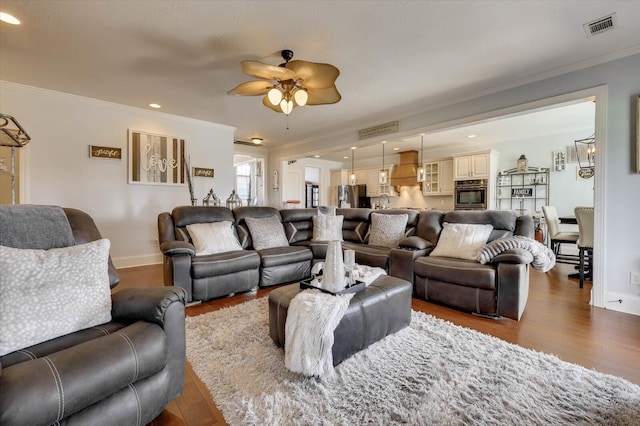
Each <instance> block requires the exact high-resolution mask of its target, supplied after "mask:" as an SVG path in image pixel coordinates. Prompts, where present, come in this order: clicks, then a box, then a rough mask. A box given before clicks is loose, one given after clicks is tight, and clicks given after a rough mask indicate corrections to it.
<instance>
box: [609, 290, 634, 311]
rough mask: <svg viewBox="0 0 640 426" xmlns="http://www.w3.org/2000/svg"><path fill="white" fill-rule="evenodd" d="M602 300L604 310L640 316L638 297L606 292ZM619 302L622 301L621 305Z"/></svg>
mask: <svg viewBox="0 0 640 426" xmlns="http://www.w3.org/2000/svg"><path fill="white" fill-rule="evenodd" d="M604 298H605V299H604V302H605V305H604V307H605V308H606V309H610V310H612V311H619V312H626V313H627V314H633V315H640V297H638V296H632V295H630V294H623V293H613V292H610V291H607V292H606V293H605V295H604ZM620 300H622V303H620V302H619V301H620Z"/></svg>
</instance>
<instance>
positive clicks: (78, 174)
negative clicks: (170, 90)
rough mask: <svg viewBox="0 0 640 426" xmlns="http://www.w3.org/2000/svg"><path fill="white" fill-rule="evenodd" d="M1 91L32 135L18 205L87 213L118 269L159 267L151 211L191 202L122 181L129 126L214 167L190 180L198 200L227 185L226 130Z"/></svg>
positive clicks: (5, 107)
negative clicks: (179, 144)
mask: <svg viewBox="0 0 640 426" xmlns="http://www.w3.org/2000/svg"><path fill="white" fill-rule="evenodd" d="M0 92H1V96H0V111H2V112H4V113H6V114H9V115H13V116H14V117H16V119H17V120H18V121H19V122H20V124H21V125H22V126H23V127H24V128H25V130H26V131H27V132H28V133H29V135H30V136H31V142H30V143H29V144H28V145H27V146H26V147H25V148H23V150H24V151H23V152H24V153H25V154H26V155H25V156H24V157H23V160H24V170H25V173H26V176H25V182H24V183H25V184H26V187H25V188H24V193H25V198H24V199H23V203H31V204H54V205H60V206H64V207H74V208H78V209H81V210H84V211H86V212H87V213H89V214H90V215H91V216H92V217H93V219H94V220H95V222H96V224H97V226H98V228H99V229H100V232H101V233H102V235H103V236H104V237H105V238H109V239H110V240H111V244H112V246H111V255H112V257H113V260H114V263H115V264H116V266H117V267H122V266H131V265H140V264H145V263H157V262H160V261H161V256H160V251H159V248H158V246H157V245H156V244H155V240H156V239H157V238H158V235H157V225H156V224H157V218H158V214H159V213H160V212H163V211H171V210H172V209H173V208H174V207H176V206H179V205H188V204H189V203H190V201H189V198H190V197H189V191H188V189H187V187H186V186H159V185H129V184H128V183H127V180H128V177H127V176H128V175H127V158H128V155H127V139H128V130H129V129H132V130H141V131H145V132H149V133H158V134H163V135H170V136H179V137H182V138H185V139H186V141H187V144H188V147H187V152H188V153H189V155H190V157H191V166H192V167H193V166H200V167H206V168H213V169H215V178H214V179H210V178H194V193H195V196H196V198H198V199H199V200H202V198H203V197H204V196H205V195H206V193H207V191H208V189H209V188H210V187H211V186H214V187H215V188H216V192H217V193H218V194H229V193H230V192H231V189H232V188H233V132H234V130H235V129H234V128H233V127H229V126H223V125H219V124H215V123H209V122H204V121H199V120H193V119H189V118H184V117H178V116H172V115H169V114H164V113H161V112H156V111H148V110H145V109H140V108H133V107H128V106H124V105H118V104H113V103H110V102H103V101H98V100H95V99H89V98H84V97H79V96H74V95H68V94H64V93H59V92H53V91H49V90H44V89H38V88H34V87H29V86H23V85H17V84H14V83H9V82H0ZM89 145H100V146H108V147H118V148H122V153H123V158H122V160H106V159H94V158H89V156H88V149H89V148H88V147H89Z"/></svg>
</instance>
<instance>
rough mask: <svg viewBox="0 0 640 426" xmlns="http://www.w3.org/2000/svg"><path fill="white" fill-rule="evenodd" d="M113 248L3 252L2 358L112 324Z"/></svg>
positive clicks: (101, 244) (102, 243) (101, 243)
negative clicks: (108, 323) (76, 333)
mask: <svg viewBox="0 0 640 426" xmlns="http://www.w3.org/2000/svg"><path fill="white" fill-rule="evenodd" d="M109 247H110V243H109V240H106V239H102V240H97V241H93V242H90V243H87V244H78V245H75V246H70V247H64V248H54V249H50V250H31V249H16V248H11V247H4V246H0V271H1V272H0V355H5V354H8V353H11V352H14V351H17V350H19V349H23V348H26V347H29V346H33V345H36V344H38V343H41V342H44V341H47V340H50V339H54V338H56V337H60V336H64V335H66V334H69V333H73V332H75V331H78V330H83V329H85V328H89V327H93V326H96V325H99V324H104V323H106V322H109V321H111V289H110V288H109V272H108V265H109V263H108V260H109Z"/></svg>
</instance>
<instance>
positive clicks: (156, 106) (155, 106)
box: [149, 104, 162, 109]
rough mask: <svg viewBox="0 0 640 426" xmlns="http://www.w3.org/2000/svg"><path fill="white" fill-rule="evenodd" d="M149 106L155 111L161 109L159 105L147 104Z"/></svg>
mask: <svg viewBox="0 0 640 426" xmlns="http://www.w3.org/2000/svg"><path fill="white" fill-rule="evenodd" d="M149 106H150V107H151V108H155V109H158V108H162V105H160V104H149Z"/></svg>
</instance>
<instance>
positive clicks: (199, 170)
mask: <svg viewBox="0 0 640 426" xmlns="http://www.w3.org/2000/svg"><path fill="white" fill-rule="evenodd" d="M214 175H215V173H214V171H213V169H205V168H204V167H194V168H193V176H194V177H208V178H212V177H214Z"/></svg>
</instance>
